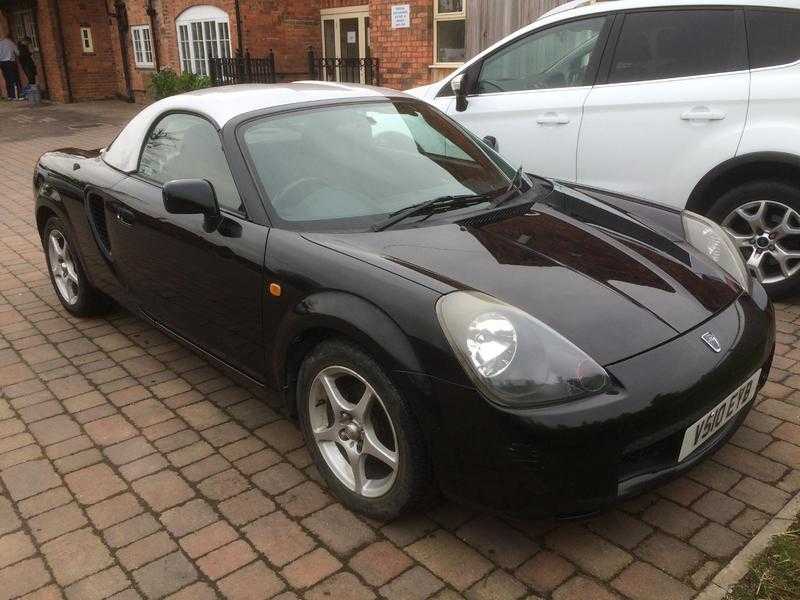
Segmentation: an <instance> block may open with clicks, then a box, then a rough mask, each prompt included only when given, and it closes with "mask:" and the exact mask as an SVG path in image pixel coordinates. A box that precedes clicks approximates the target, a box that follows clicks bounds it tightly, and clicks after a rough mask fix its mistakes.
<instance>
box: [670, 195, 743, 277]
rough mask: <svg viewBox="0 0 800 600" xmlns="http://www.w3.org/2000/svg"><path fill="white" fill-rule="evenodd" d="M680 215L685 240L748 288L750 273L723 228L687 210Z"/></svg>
mask: <svg viewBox="0 0 800 600" xmlns="http://www.w3.org/2000/svg"><path fill="white" fill-rule="evenodd" d="M681 215H682V220H683V231H684V234H685V235H686V241H687V242H689V243H690V244H691V245H692V246H693V247H694V248H695V249H697V250H699V251H700V252H701V253H702V254H703V255H705V256H708V257H709V258H710V259H711V260H713V261H714V262H715V263H717V264H718V265H719V266H720V267H721V268H722V269H724V270H725V272H727V273H728V275H730V276H731V277H733V278H734V279H735V280H736V281H738V282H739V285H741V286H742V287H743V288H744V289H746V290H749V289H750V274H749V273H748V272H747V266H746V265H745V263H744V259H743V258H742V255H741V254H740V253H739V250H737V249H736V246H735V245H734V243H733V241H732V240H731V238H730V237H728V234H726V233H725V230H724V229H722V227H720V226H719V225H717V224H716V223H714V221H711V220H709V219H706V218H705V217H702V216H700V215H698V214H695V213H693V212H690V211H688V210H685V211H683V213H681Z"/></svg>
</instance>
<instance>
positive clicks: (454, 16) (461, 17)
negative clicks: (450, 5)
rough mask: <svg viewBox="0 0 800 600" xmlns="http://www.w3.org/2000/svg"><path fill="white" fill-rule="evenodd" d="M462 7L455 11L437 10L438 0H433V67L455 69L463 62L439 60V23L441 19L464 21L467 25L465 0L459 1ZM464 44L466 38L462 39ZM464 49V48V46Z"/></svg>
mask: <svg viewBox="0 0 800 600" xmlns="http://www.w3.org/2000/svg"><path fill="white" fill-rule="evenodd" d="M461 6H462V9H461V10H459V11H455V12H439V0H433V64H432V65H431V66H432V67H434V68H444V69H455V68H457V67H460V66H461V65H463V64H464V62H439V23H441V22H443V21H464V28H465V30H466V26H467V0H463V2H462V3H461ZM464 43H465V45H466V39H465V41H464ZM464 50H465V51H466V48H464Z"/></svg>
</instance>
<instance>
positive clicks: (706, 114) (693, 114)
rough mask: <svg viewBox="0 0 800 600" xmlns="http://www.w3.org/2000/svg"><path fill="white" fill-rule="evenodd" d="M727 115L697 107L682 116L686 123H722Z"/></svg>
mask: <svg viewBox="0 0 800 600" xmlns="http://www.w3.org/2000/svg"><path fill="white" fill-rule="evenodd" d="M725 117H726V114H725V113H724V112H723V111H721V110H711V109H710V108H708V107H707V106H696V107H694V108H693V109H692V110H687V111H686V112H685V113H683V114H682V115H681V119H683V120H684V121H721V120H722V119H724V118H725Z"/></svg>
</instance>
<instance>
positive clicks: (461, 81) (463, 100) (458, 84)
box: [450, 73, 469, 112]
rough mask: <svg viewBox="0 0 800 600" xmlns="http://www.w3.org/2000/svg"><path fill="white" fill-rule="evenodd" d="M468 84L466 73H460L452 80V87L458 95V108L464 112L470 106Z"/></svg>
mask: <svg viewBox="0 0 800 600" xmlns="http://www.w3.org/2000/svg"><path fill="white" fill-rule="evenodd" d="M466 86H467V81H466V76H465V74H464V73H459V74H458V75H456V76H455V77H453V79H452V80H450V87H451V88H452V90H453V92H454V93H455V95H456V110H457V111H458V112H464V111H465V110H467V107H468V106H469V101H468V100H467V89H466Z"/></svg>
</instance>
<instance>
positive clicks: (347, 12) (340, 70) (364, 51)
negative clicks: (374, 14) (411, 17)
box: [320, 6, 372, 83]
mask: <svg viewBox="0 0 800 600" xmlns="http://www.w3.org/2000/svg"><path fill="white" fill-rule="evenodd" d="M320 14H321V18H322V57H323V58H327V59H342V60H339V61H336V62H334V61H329V62H328V63H326V68H325V69H323V72H322V77H323V79H324V80H326V81H341V82H347V83H368V82H367V79H368V77H367V72H366V66H365V65H364V64H362V61H361V59H365V58H370V57H371V56H372V53H371V48H370V39H369V6H361V7H347V8H331V9H326V10H322V11H320Z"/></svg>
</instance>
